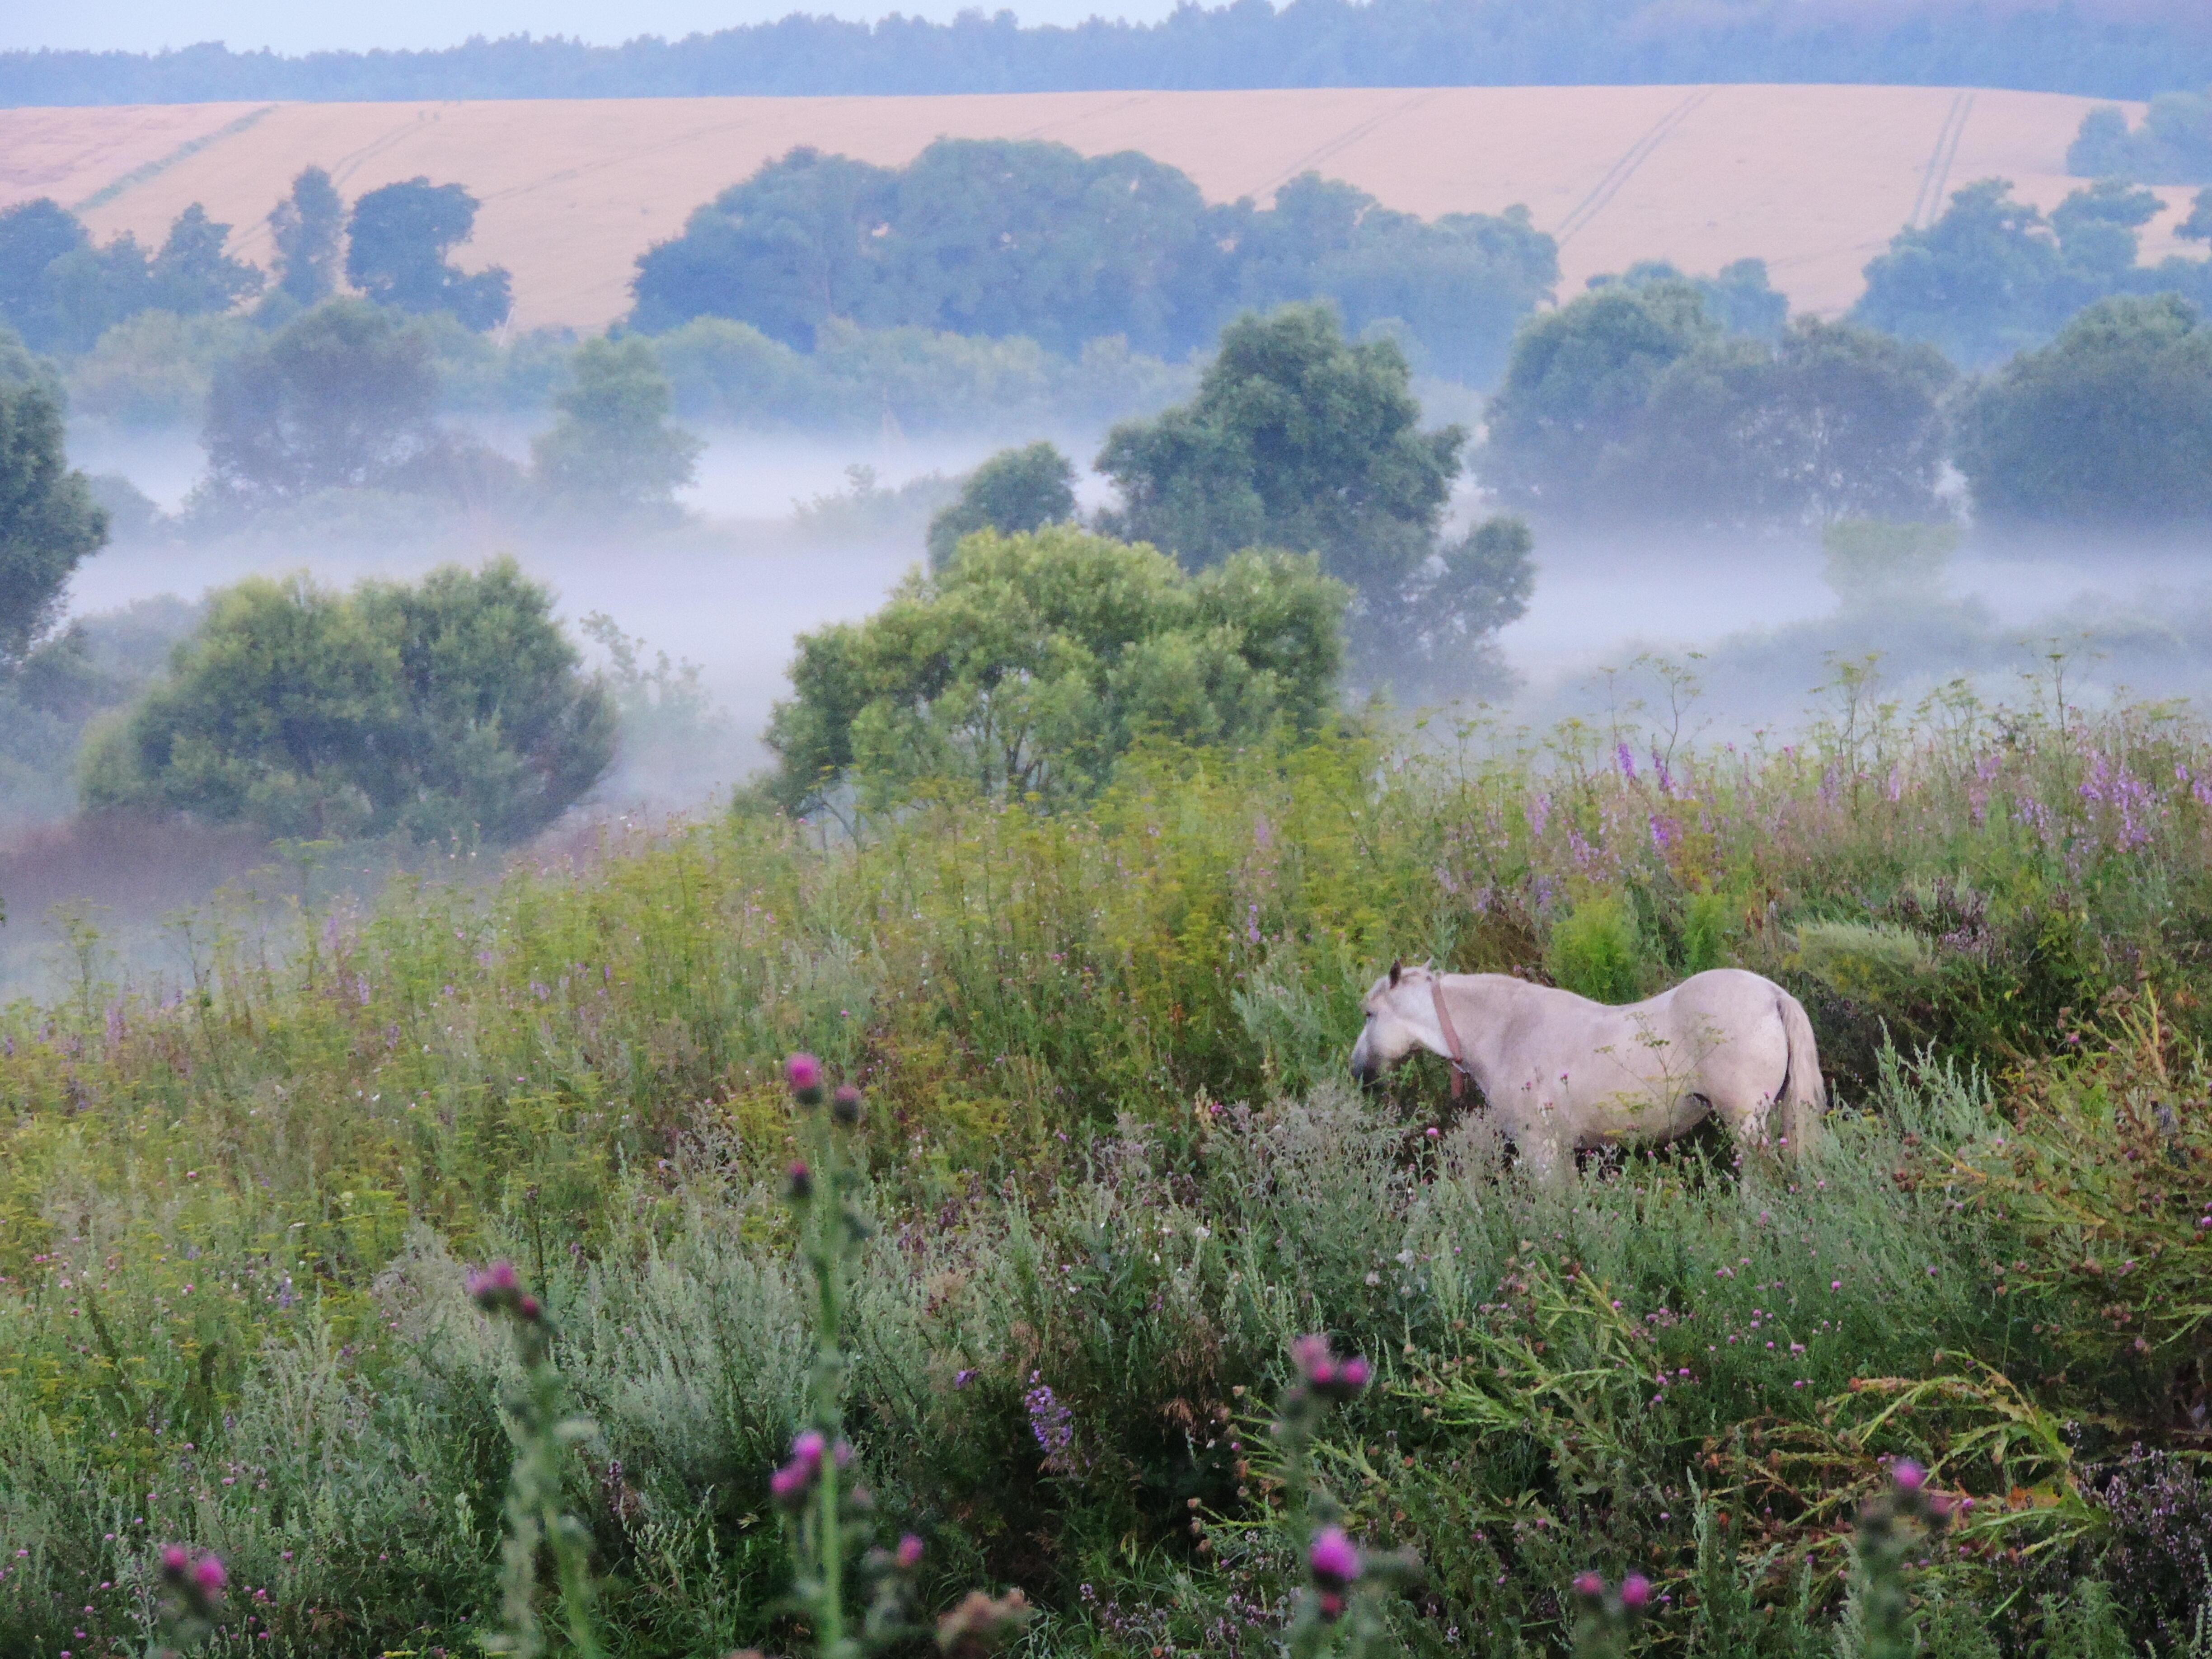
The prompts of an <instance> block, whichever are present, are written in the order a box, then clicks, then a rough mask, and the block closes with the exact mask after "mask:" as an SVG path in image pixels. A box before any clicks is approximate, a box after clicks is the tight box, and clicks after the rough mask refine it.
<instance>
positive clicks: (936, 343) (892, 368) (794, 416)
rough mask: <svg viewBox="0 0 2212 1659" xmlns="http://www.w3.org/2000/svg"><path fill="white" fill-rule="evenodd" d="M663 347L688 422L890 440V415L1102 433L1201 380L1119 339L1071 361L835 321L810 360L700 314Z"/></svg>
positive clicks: (966, 426)
mask: <svg viewBox="0 0 2212 1659" xmlns="http://www.w3.org/2000/svg"><path fill="white" fill-rule="evenodd" d="M653 349H655V350H656V351H657V352H659V356H660V362H661V366H662V368H664V369H665V370H666V372H667V374H668V377H669V380H670V381H671V384H672V386H673V387H674V392H675V399H676V409H677V411H678V413H679V414H681V415H682V416H684V417H685V418H686V419H690V420H711V421H715V422H721V423H724V424H726V425H732V426H740V427H751V428H775V429H781V428H799V429H801V430H817V431H820V430H829V431H845V432H867V433H880V432H881V431H883V430H884V416H885V415H886V414H887V413H888V414H889V415H890V418H891V420H892V422H894V423H896V426H897V428H899V429H900V430H902V431H923V430H930V429H947V428H950V429H954V430H958V431H963V432H977V431H984V432H997V431H1007V430H1010V429H1011V430H1017V431H1018V430H1022V429H1024V428H1026V429H1029V430H1035V429H1036V428H1037V427H1038V426H1040V425H1047V424H1051V425H1059V424H1067V425H1073V426H1075V427H1078V428H1082V427H1091V426H1098V425H1103V424H1105V423H1106V422H1111V421H1115V420H1119V419H1122V418H1125V417H1127V416H1130V415H1135V414H1149V413H1151V412H1152V410H1157V409H1158V408H1159V407H1160V406H1161V405H1163V404H1166V403H1168V402H1169V401H1170V400H1171V399H1172V398H1174V397H1175V396H1176V393H1178V392H1182V391H1183V390H1185V389H1187V387H1188V385H1189V382H1190V380H1191V379H1192V376H1191V375H1190V374H1189V373H1188V371H1187V370H1184V369H1182V368H1174V367H1170V365H1168V364H1166V363H1164V362H1160V361H1159V360H1158V358H1156V357H1147V356H1140V355H1139V354H1136V353H1133V352H1132V351H1130V349H1128V347H1127V343H1124V342H1121V341H1119V340H1092V341H1090V342H1088V343H1086V344H1085V346H1084V348H1083V350H1082V353H1081V355H1080V356H1076V357H1073V358H1069V357H1063V356H1058V355H1056V354H1054V353H1052V352H1048V351H1047V350H1045V349H1043V348H1042V346H1040V345H1038V344H1037V343H1036V342H1035V341H1033V340H1024V339H1010V340H983V339H971V338H969V337H964V336H962V335H958V334H948V333H940V332H933V331H928V330H926V329H919V328H883V329H864V328H859V327H855V326H854V325H850V324H845V323H830V324H825V325H823V327H822V328H821V329H820V330H818V331H817V332H816V335H815V343H814V349H813V351H812V352H811V353H802V352H799V351H795V350H793V349H792V348H791V347H789V346H787V345H785V344H784V343H782V342H781V341H780V340H775V339H771V338H770V337H769V336H767V335H766V334H763V332H761V331H759V330H758V329H757V328H754V327H752V326H751V325H750V324H746V323H736V322H731V321H729V320H727V319H724V318H720V317H699V318H695V319H692V320H691V321H690V322H688V323H685V324H684V325H681V326H680V327H678V328H674V329H671V330H670V331H668V332H666V333H665V334H662V335H659V336H658V337H656V338H655V339H654V340H653Z"/></svg>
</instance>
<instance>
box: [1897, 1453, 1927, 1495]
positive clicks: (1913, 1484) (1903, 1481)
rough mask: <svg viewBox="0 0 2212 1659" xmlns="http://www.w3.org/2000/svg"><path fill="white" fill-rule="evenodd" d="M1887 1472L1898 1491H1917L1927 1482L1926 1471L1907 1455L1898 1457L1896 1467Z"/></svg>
mask: <svg viewBox="0 0 2212 1659" xmlns="http://www.w3.org/2000/svg"><path fill="white" fill-rule="evenodd" d="M1889 1473H1890V1476H1891V1478H1892V1479H1893V1480H1895V1481H1896V1482H1897V1488H1898V1490H1899V1492H1918V1491H1919V1490H1920V1488H1921V1487H1922V1486H1925V1485H1926V1484H1927V1482H1928V1471H1927V1470H1925V1469H1923V1468H1921V1467H1920V1465H1919V1464H1917V1463H1916V1462H1913V1461H1912V1460H1911V1458H1909V1457H1900V1458H1899V1459H1898V1460H1897V1467H1896V1468H1893V1469H1892V1470H1891V1471H1890V1472H1889Z"/></svg>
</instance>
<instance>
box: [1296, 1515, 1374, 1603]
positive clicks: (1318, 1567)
mask: <svg viewBox="0 0 2212 1659" xmlns="http://www.w3.org/2000/svg"><path fill="white" fill-rule="evenodd" d="M1306 1565H1307V1567H1308V1568H1309V1569H1310V1571H1312V1573H1313V1577H1314V1583H1316V1584H1319V1585H1321V1586H1322V1588H1324V1589H1343V1588H1344V1587H1345V1586H1346V1584H1349V1583H1352V1580H1354V1579H1356V1578H1358V1577H1359V1575H1360V1572H1361V1571H1362V1567H1361V1565H1360V1560H1359V1551H1358V1548H1357V1547H1355V1546H1354V1545H1353V1543H1352V1541H1351V1540H1350V1539H1349V1538H1347V1537H1346V1536H1345V1535H1344V1528H1341V1527H1323V1528H1322V1529H1321V1530H1320V1531H1319V1532H1317V1533H1316V1534H1314V1538H1313V1542H1312V1544H1311V1545H1310V1546H1309V1547H1307V1550H1306Z"/></svg>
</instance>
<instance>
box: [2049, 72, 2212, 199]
mask: <svg viewBox="0 0 2212 1659" xmlns="http://www.w3.org/2000/svg"><path fill="white" fill-rule="evenodd" d="M2066 171H2067V172H2069V173H2072V174H2073V175H2074V176H2075V178H2077V179H2130V180H2131V181H2133V182H2134V183H2136V184H2139V185H2203V184H2212V96H2207V95H2206V94H2203V93H2198V92H2161V93H2160V94H2158V95H2157V96H2156V97H2154V98H2153V99H2152V100H2150V107H2149V108H2148V110H2146V111H2145V112H2144V114H2143V121H2142V125H2141V126H2139V127H2136V129H2135V130H2134V131H2129V129H2128V118H2127V113H2126V112H2125V111H2124V110H2122V109H2120V108H2119V107H2118V106H2117V105H2113V104H2100V105H2098V106H2096V107H2095V108H2094V109H2092V110H2090V111H2089V112H2087V114H2085V115H2084V116H2082V118H2081V130H2080V131H2079V132H2077V133H2076V134H2075V138H2074V142H2073V143H2072V144H2071V145H2069V147H2068V148H2067V151H2066Z"/></svg>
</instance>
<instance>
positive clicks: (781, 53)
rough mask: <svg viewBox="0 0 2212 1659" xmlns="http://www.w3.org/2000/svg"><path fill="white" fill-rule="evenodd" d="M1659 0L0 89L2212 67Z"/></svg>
mask: <svg viewBox="0 0 2212 1659" xmlns="http://www.w3.org/2000/svg"><path fill="white" fill-rule="evenodd" d="M1654 13H1655V8H1653V7H1652V6H1651V5H1650V3H1649V0H1573V3H1567V4H1556V5H1547V6H1530V5H1526V4H1522V3H1518V0H1367V3H1358V0H1293V3H1289V4H1285V5H1283V6H1281V7H1280V8H1277V7H1274V6H1272V5H1270V4H1268V3H1267V0H1234V3H1229V4H1224V5H1219V6H1214V7H1211V8H1208V7H1202V6H1198V5H1187V6H1181V7H1178V8H1177V9H1176V10H1175V11H1173V12H1172V13H1170V15H1168V16H1167V17H1165V18H1164V19H1162V20H1160V21H1158V22H1154V23H1133V22H1127V21H1104V20H1102V19H1097V18H1093V19H1091V20H1090V21H1086V22H1084V23H1080V24H1077V25H1074V26H1073V27H1061V26H1057V25H1039V26H1035V27H1023V26H1022V25H1021V24H1020V23H1019V22H1018V21H1017V20H1016V18H1015V17H1014V15H1013V14H1012V13H1011V12H1007V11H1000V12H998V13H996V14H994V15H985V14H984V13H982V12H981V11H980V10H977V11H971V12H966V13H963V14H962V15H960V16H958V17H957V18H955V19H954V20H953V21H951V22H949V23H933V22H929V21H924V20H922V19H920V18H914V17H904V16H899V15H892V16H890V17H886V18H884V19H882V20H881V21H877V22H873V23H860V22H847V21H840V20H838V19H836V18H830V17H817V16H806V15H799V14H797V13H793V14H792V15H788V16H786V17H784V18H782V19H781V20H778V21H773V22H764V23H757V24H749V25H744V26H741V27H733V28H727V29H721V30H718V31H715V32H714V33H703V34H693V35H690V36H687V37H685V38H684V39H682V40H672V41H671V40H660V39H658V38H656V37H653V36H641V37H639V38H637V39H635V40H629V41H628V42H626V43H624V44H623V45H620V46H590V45H586V44H585V43H584V42H582V41H580V40H567V39H562V38H558V37H549V38H545V39H538V40H533V39H531V38H529V37H527V36H512V37H508V38H507V39H503V40H483V39H481V38H479V39H476V40H470V41H468V42H466V43H465V44H464V45H461V46H453V47H448V48H445V49H442V50H436V51H423V52H386V51H378V52H313V53H309V54H307V55H305V56H302V57H298V58H285V57H281V56H278V55H276V54H275V53H273V52H232V51H229V50H228V49H227V48H225V47H223V46H220V45H216V44H203V45H198V46H186V47H184V48H181V49H177V50H169V51H163V52H151V53H135V52H9V53H4V54H0V104H101V103H174V102H196V101H210V100H253V99H271V98H283V99H307V100H324V99H327V100H356V99H366V100H378V99H402V100H412V99H456V98H594V97H629V98H635V97H668V96H700V95H708V94H897V93H903V94H920V93H963V92H964V93H975V92H1042V91H1060V90H1082V89H1088V88H1132V89H1133V88H1248V87H1308V86H1356V87H1388V86H1419V87H1429V86H1524V85H1598V86H1614V85H1631V84H1669V85H1677V84H1684V83H1706V82H1816V83H1845V82H1858V83H1882V84H1905V85H1922V86H1982V87H2015V88H2024V89H2027V90H2033V91H2048V92H2068V93H2075V94H2086V95H2088V96H2092V97H2103V98H2148V97H2149V96H2150V95H2152V94H2154V93H2157V92H2160V91H2162V90H2165V89H2166V88H2171V87H2172V86H2174V85H2175V84H2177V82H2179V83H2181V84H2191V83H2202V82H2207V81H2212V22H2208V20H2207V19H2206V18H2205V17H2204V15H2203V14H2202V13H2201V12H2197V11H2192V10H2190V9H2184V8H2181V7H2179V6H2175V7H2171V8H2167V9H2165V10H2164V15H2158V14H2157V13H2153V14H2152V15H2144V14H2143V12H2142V10H2141V9H2128V8H2114V7H2112V6H2109V5H2097V4H2087V5H2085V4H2081V3H2079V0H2073V3H2068V0H2059V3H2050V0H2045V3H2031V4H2029V5H2026V6H2020V5H2011V4H2002V3H1957V4H1949V5H1944V6H1941V7H1919V8H1914V9H1911V12H1910V14H1909V15H1890V14H1889V13H1888V12H1887V11H1886V10H1885V9H1871V8H1870V9H1866V10H1865V11H1864V13H1863V15H1860V16H1857V17H1853V16H1851V15H1848V14H1847V13H1845V12H1844V11H1843V10H1842V9H1838V8H1817V9H1816V8H1802V7H1794V6H1782V5H1773V4H1761V5H1752V6H1744V7H1738V8H1729V9H1707V10H1705V11H1703V12H1692V13H1687V14H1685V15H1679V16H1672V17H1669V16H1665V15H1659V16H1655V15H1654Z"/></svg>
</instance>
